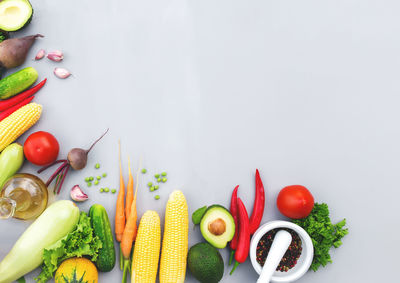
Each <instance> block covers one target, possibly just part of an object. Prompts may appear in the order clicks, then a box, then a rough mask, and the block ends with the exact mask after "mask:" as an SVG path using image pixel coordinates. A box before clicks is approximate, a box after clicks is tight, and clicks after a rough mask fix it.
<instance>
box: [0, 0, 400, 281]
mask: <svg viewBox="0 0 400 283" xmlns="http://www.w3.org/2000/svg"><path fill="white" fill-rule="evenodd" d="M32 3H33V6H34V8H35V16H34V19H33V21H32V24H31V25H30V26H29V27H28V28H27V29H25V30H24V31H22V32H20V33H18V34H17V35H24V34H32V33H37V32H40V33H43V34H44V35H45V36H46V37H45V38H44V39H40V40H39V41H38V42H37V44H36V45H35V46H34V48H33V49H32V52H31V53H30V58H33V57H34V55H35V53H36V51H38V50H39V49H40V48H44V49H46V50H52V49H61V50H63V51H64V52H65V59H64V61H63V62H61V63H54V62H50V61H49V60H47V59H43V60H42V61H40V62H34V61H30V60H28V61H27V62H26V64H25V66H34V67H35V68H37V69H38V70H39V72H40V78H44V77H48V78H49V81H48V84H47V85H46V87H45V88H44V89H43V90H42V91H40V93H39V94H38V96H37V98H36V99H35V100H36V102H39V103H41V104H43V106H44V112H43V116H42V118H41V120H40V122H39V123H38V124H37V125H36V126H35V127H34V128H33V129H31V130H30V131H29V133H32V132H34V131H38V130H45V131H49V132H51V133H53V134H54V135H55V136H56V137H57V138H58V140H59V142H60V144H61V147H62V149H61V154H60V157H63V156H65V155H66V153H67V152H68V150H69V149H70V148H72V147H77V146H79V147H85V146H88V145H89V144H90V142H91V141H92V140H93V139H95V138H96V137H97V136H98V135H100V134H101V133H102V131H104V130H105V129H106V128H107V127H110V132H109V134H108V135H107V136H106V137H105V138H104V140H103V141H102V142H101V143H99V144H98V146H96V147H95V148H94V150H93V151H92V152H91V155H90V158H89V164H88V167H87V168H86V169H85V170H84V171H82V172H73V173H71V174H70V176H69V178H68V180H67V181H66V183H65V186H64V191H63V193H62V194H61V196H60V198H68V191H69V189H70V187H72V185H74V184H76V183H80V184H82V185H83V183H84V182H83V179H84V177H86V176H90V175H93V174H96V173H97V172H99V171H96V170H95V169H94V164H95V163H96V162H99V163H101V165H102V169H101V171H102V172H103V171H104V172H107V173H108V177H107V179H106V180H104V181H103V182H102V185H104V186H105V185H107V186H110V187H117V184H118V165H117V140H118V139H121V140H122V145H123V156H124V162H125V166H124V167H125V169H126V164H127V158H126V156H127V155H128V154H129V155H130V156H131V157H132V158H133V159H134V163H133V164H134V165H135V168H136V167H137V163H138V160H139V157H142V158H143V164H144V166H145V167H146V168H147V169H148V170H149V174H148V175H146V176H145V177H144V178H143V179H142V185H141V186H140V192H139V194H140V195H139V204H138V208H139V214H140V215H142V214H143V213H144V211H145V210H148V209H155V210H157V211H158V212H159V213H160V215H161V216H163V211H164V208H165V203H166V201H167V196H168V194H169V193H170V192H171V191H172V190H173V189H181V190H183V191H184V193H185V194H186V197H187V200H188V203H189V207H190V213H191V212H193V211H194V210H195V209H197V208H198V207H200V206H203V205H206V204H213V203H219V204H222V205H226V206H227V205H228V204H229V199H230V193H231V190H232V189H233V187H234V186H235V185H236V184H240V185H241V187H240V196H241V197H242V198H243V199H244V201H245V204H246V205H247V207H248V209H249V210H251V208H252V202H253V197H254V180H253V174H254V170H255V168H259V169H260V170H261V173H262V177H263V180H264V184H265V187H266V191H267V208H266V211H265V216H264V219H263V222H266V221H270V220H274V219H284V217H283V216H282V215H280V213H279V212H278V211H277V209H276V206H275V201H276V196H277V193H278V192H279V190H280V189H281V188H282V187H283V186H286V185H290V184H302V185H305V186H307V187H308V188H309V189H310V190H311V192H312V193H313V195H314V197H315V199H316V201H318V202H326V203H328V204H329V207H330V209H331V212H332V215H331V217H332V219H333V221H338V220H340V219H342V218H343V217H346V218H347V221H348V227H349V228H350V234H349V235H348V236H347V237H346V238H345V239H344V240H343V246H342V247H340V248H339V249H337V250H335V251H333V252H332V258H333V264H330V265H328V266H327V267H326V268H321V269H320V270H319V271H318V272H316V273H314V272H309V273H307V274H306V275H305V276H304V277H303V278H302V279H301V280H299V281H298V282H299V283H301V282H302V283H305V282H307V283H317V282H318V283H321V282H324V283H334V282H335V283H336V282H349V283H353V282H363V283H370V282H371V283H372V282H393V279H392V278H393V277H394V275H395V270H396V268H397V264H396V261H397V260H398V255H397V254H398V252H396V251H399V248H398V245H397V243H398V232H399V231H400V230H399V225H398V224H399V220H398V215H399V213H398V199H399V197H400V193H399V192H400V190H399V189H398V182H399V179H398V176H399V171H400V170H399V169H400V166H399V157H400V146H399V145H400V127H399V121H400V111H399V103H400V98H399V97H400V96H399V92H400V84H399V78H400V52H399V50H400V39H399V32H400V18H399V13H398V11H399V9H400V2H399V1H394V0H393V1H389V0H379V1H378V0H375V1H373V0H336V1H320V0H303V1H238V0H223V1H215V0H201V1H198V0H197V1H193V0H146V1H128V0H118V1H106V0H97V1H88V0H70V1H61V0H41V1H38V0H32ZM55 66H62V67H66V68H68V69H70V70H71V72H73V74H74V77H71V78H69V79H67V80H64V81H62V80H59V79H57V78H55V77H54V75H53V74H52V71H53V68H54V67H55ZM29 133H27V134H25V135H24V136H23V137H21V138H20V141H21V142H23V141H24V140H25V139H26V137H27V135H28V134H29ZM35 170H37V168H36V167H33V166H31V165H26V166H25V167H24V168H23V170H22V171H25V172H34V171H35ZM161 170H166V171H168V173H169V176H168V177H169V181H168V182H167V183H166V184H165V185H163V186H162V188H161V189H160V191H159V193H160V195H161V200H159V201H155V200H154V199H153V196H154V193H153V194H152V193H150V192H149V191H148V189H147V188H146V186H145V184H144V183H147V182H148V181H149V180H150V179H151V175H150V173H153V174H154V173H155V172H156V171H157V172H158V171H161ZM49 173H50V172H48V173H47V174H44V175H43V178H44V179H46V178H47V176H48V174H49ZM97 189H98V188H96V189H95V188H93V187H92V188H90V189H87V192H88V194H89V195H90V198H91V200H90V201H88V202H86V203H84V204H82V205H80V207H81V208H82V209H84V210H86V209H88V208H89V206H90V205H91V204H93V203H101V204H103V205H104V206H105V207H106V208H107V209H108V211H109V212H110V217H111V218H113V217H114V214H113V211H114V205H115V199H116V195H111V194H100V193H99V192H98V191H97ZM26 227H27V224H26V223H23V222H21V221H17V220H12V221H1V222H0V231H1V232H0V258H2V257H3V256H4V255H5V254H6V253H7V252H8V251H9V250H10V248H11V247H12V245H13V243H14V242H15V240H16V239H17V238H18V237H19V235H20V234H21V233H22V232H23V231H24V229H25V228H26ZM393 229H394V230H393ZM201 240H202V237H201V235H200V233H199V230H198V229H197V230H196V231H193V230H192V229H190V240H189V241H190V245H193V244H195V243H197V242H199V241H201ZM222 255H223V257H224V259H226V258H227V256H228V251H227V250H224V251H222ZM397 262H398V261H397ZM227 271H228V270H227V269H226V271H225V273H226V274H225V276H224V279H223V280H222V282H255V281H256V278H257V276H256V273H255V272H254V271H253V269H252V268H251V265H250V263H249V262H246V263H245V264H243V265H242V266H240V268H239V269H238V270H237V271H236V273H235V274H234V275H233V276H229V275H228V274H227V273H228V272H227ZM36 274H37V272H34V273H33V274H30V275H29V276H27V279H28V282H32V278H33V276H34V275H36ZM120 279H121V273H120V272H119V270H118V269H117V268H115V269H114V270H113V272H111V273H108V274H101V276H100V282H107V283H109V282H120ZM186 282H196V281H195V280H194V278H193V277H192V276H191V275H190V273H189V272H188V276H187V279H186Z"/></svg>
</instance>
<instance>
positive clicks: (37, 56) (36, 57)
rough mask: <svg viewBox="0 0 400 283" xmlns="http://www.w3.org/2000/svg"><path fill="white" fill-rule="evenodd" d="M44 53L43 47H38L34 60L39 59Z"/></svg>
mask: <svg viewBox="0 0 400 283" xmlns="http://www.w3.org/2000/svg"><path fill="white" fill-rule="evenodd" d="M44 55H46V51H44V49H40V50H39V52H38V53H37V54H36V56H35V60H40V59H42V58H43V57H44Z"/></svg>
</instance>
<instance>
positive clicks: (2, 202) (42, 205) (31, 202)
mask: <svg viewBox="0 0 400 283" xmlns="http://www.w3.org/2000/svg"><path fill="white" fill-rule="evenodd" d="M47 202H48V192H47V187H46V185H45V184H44V183H43V181H42V180H40V179H39V178H38V177H36V176H34V175H31V174H16V175H15V176H14V177H12V178H11V179H10V180H8V181H7V182H6V183H5V185H4V187H3V189H2V191H1V193H0V218H8V217H14V218H17V219H23V220H28V219H33V218H36V217H38V216H39V215H40V214H42V212H43V211H44V210H45V209H46V206H47Z"/></svg>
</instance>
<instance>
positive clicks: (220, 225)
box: [208, 218, 226, 236]
mask: <svg viewBox="0 0 400 283" xmlns="http://www.w3.org/2000/svg"><path fill="white" fill-rule="evenodd" d="M208 231H210V233H211V234H213V235H215V236H220V235H222V234H224V233H225V231H226V223H225V221H224V220H223V219H222V218H217V219H215V220H214V221H212V222H210V224H208Z"/></svg>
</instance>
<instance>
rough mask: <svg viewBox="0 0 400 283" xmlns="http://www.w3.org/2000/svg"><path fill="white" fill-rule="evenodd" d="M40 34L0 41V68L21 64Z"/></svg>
mask: <svg viewBox="0 0 400 283" xmlns="http://www.w3.org/2000/svg"><path fill="white" fill-rule="evenodd" d="M38 37H43V35H41V34H35V35H29V36H25V37H21V38H12V39H7V40H4V41H3V42H1V43H0V69H11V68H15V67H18V66H21V65H22V64H23V63H24V62H25V59H26V56H27V54H28V51H29V49H30V48H31V46H32V44H33V43H34V42H35V40H36V38H38Z"/></svg>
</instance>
